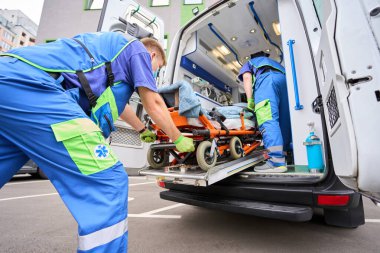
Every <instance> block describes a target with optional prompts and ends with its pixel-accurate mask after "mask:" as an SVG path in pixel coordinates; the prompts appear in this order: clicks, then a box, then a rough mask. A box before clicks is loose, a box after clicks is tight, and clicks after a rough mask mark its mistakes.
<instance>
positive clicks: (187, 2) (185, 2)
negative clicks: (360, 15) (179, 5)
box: [183, 0, 203, 5]
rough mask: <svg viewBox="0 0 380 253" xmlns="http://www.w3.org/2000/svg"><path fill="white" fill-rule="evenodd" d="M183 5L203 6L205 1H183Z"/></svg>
mask: <svg viewBox="0 0 380 253" xmlns="http://www.w3.org/2000/svg"><path fill="white" fill-rule="evenodd" d="M183 4H185V5H187V4H203V0H183Z"/></svg>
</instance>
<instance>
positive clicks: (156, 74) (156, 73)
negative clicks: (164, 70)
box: [153, 70, 158, 79]
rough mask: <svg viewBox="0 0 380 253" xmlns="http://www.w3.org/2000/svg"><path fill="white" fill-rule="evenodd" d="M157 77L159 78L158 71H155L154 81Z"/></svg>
mask: <svg viewBox="0 0 380 253" xmlns="http://www.w3.org/2000/svg"><path fill="white" fill-rule="evenodd" d="M157 76H158V70H156V71H153V78H154V79H157Z"/></svg>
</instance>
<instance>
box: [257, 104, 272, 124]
mask: <svg viewBox="0 0 380 253" xmlns="http://www.w3.org/2000/svg"><path fill="white" fill-rule="evenodd" d="M255 113H256V118H257V123H258V124H259V126H261V125H262V124H263V123H265V122H266V121H268V120H271V119H272V109H271V107H270V101H269V99H265V100H263V101H261V102H260V103H257V104H256V105H255Z"/></svg>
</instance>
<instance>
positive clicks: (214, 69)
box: [164, 0, 328, 183]
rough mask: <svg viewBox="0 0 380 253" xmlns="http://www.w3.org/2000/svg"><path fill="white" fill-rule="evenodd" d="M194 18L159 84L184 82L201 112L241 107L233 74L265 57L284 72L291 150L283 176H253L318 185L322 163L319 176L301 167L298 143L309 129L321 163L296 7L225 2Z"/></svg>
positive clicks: (308, 62) (259, 0) (313, 92)
mask: <svg viewBox="0 0 380 253" xmlns="http://www.w3.org/2000/svg"><path fill="white" fill-rule="evenodd" d="M310 4H311V5H310V6H309V7H310V8H313V3H312V1H310ZM198 15H200V16H201V17H200V18H199V19H198V20H196V21H195V22H193V23H190V24H189V25H188V26H186V27H185V28H184V30H183V31H182V33H181V34H180V35H179V36H180V37H179V38H178V39H179V40H178V41H179V44H178V47H177V48H176V50H178V51H176V50H175V49H172V50H171V53H170V56H169V64H170V63H171V62H173V61H175V65H174V66H175V67H174V71H171V73H173V74H172V76H171V79H170V80H164V82H165V83H172V82H176V81H178V80H186V81H188V82H189V83H191V85H192V86H193V89H194V91H195V92H196V93H197V96H198V97H199V100H200V101H201V104H202V107H204V108H206V109H212V108H213V107H216V106H223V105H224V106H226V105H231V104H233V103H238V102H246V97H245V92H244V89H243V82H241V81H239V80H238V78H237V76H238V73H239V70H240V68H241V67H242V65H243V64H244V63H246V62H247V61H248V60H249V59H250V55H251V54H253V53H256V52H259V51H264V52H267V53H269V54H270V57H271V58H272V59H274V60H276V61H278V62H280V63H281V64H282V65H283V66H284V67H285V69H286V76H287V88H288V94H289V110H290V115H291V127H292V136H293V137H292V138H293V140H292V147H293V150H292V151H291V152H290V153H289V154H288V165H290V166H289V169H288V172H287V173H278V174H276V175H274V174H272V175H271V176H268V175H263V174H260V173H256V174H255V175H256V176H257V177H261V178H264V177H265V180H269V181H271V180H273V181H275V182H282V180H284V179H286V180H285V181H289V182H295V183H315V182H317V181H320V180H322V179H323V178H324V177H325V176H326V175H327V169H328V168H327V167H328V166H326V162H324V164H325V165H324V169H323V170H320V171H313V172H311V171H310V170H309V169H308V166H307V165H308V160H307V152H306V146H305V145H304V142H305V139H306V137H307V136H308V134H309V126H308V123H313V124H314V129H315V133H316V134H317V135H318V137H320V139H321V140H322V150H323V152H324V158H323V159H324V160H325V161H326V154H325V152H326V150H325V148H324V146H323V144H324V143H326V141H325V140H324V133H323V127H322V117H321V115H320V114H317V113H315V112H313V110H312V106H311V105H312V103H313V101H314V100H315V98H316V97H317V96H318V92H317V83H316V82H317V80H316V78H315V72H314V70H313V67H312V65H313V64H312V52H311V51H310V47H309V44H308V41H307V37H306V33H305V28H304V27H303V23H302V20H301V18H300V15H299V14H298V12H297V6H296V5H294V4H293V1H276V0H255V1H252V0H239V1H229V2H226V3H225V4H222V5H219V6H218V7H217V8H216V9H214V10H213V11H212V12H211V13H206V14H205V15H202V13H201V14H198ZM318 28H319V27H318ZM314 32H315V30H314ZM177 36H178V35H177ZM290 40H295V45H294V46H295V47H296V46H297V50H295V53H294V59H295V64H296V65H295V70H296V71H297V70H298V72H296V73H297V80H298V93H299V99H300V100H301V103H302V105H303V109H301V110H300V109H299V108H298V109H295V107H296V105H297V104H296V101H295V100H296V99H295V90H294V82H293V76H294V73H293V72H292V67H291V55H290V53H289V45H288V44H287V43H288V41H290ZM172 46H173V47H175V46H176V45H175V44H173V45H172ZM301 53H302V55H301ZM301 66H302V68H301ZM167 71H169V69H168V70H167ZM166 76H170V75H166ZM169 78H170V77H169ZM251 171H252V173H253V174H254V172H253V170H251Z"/></svg>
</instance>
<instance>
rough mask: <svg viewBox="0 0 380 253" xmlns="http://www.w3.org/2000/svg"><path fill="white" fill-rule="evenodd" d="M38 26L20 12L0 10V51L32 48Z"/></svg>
mask: <svg viewBox="0 0 380 253" xmlns="http://www.w3.org/2000/svg"><path fill="white" fill-rule="evenodd" d="M37 29H38V26H37V25H36V24H35V23H34V22H33V21H32V20H31V19H30V18H29V17H28V16H26V15H25V14H24V13H23V12H21V11H20V10H7V9H5V10H3V9H0V51H2V52H5V51H8V50H9V49H11V48H15V47H22V46H32V45H34V44H35V43H36V37H37Z"/></svg>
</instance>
